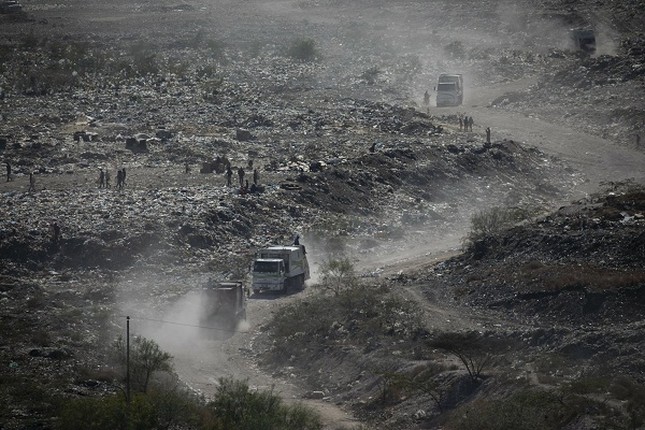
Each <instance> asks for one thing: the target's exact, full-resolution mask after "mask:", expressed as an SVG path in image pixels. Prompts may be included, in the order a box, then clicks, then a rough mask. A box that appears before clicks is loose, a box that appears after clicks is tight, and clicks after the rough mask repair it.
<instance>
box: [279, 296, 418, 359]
mask: <svg viewBox="0 0 645 430" xmlns="http://www.w3.org/2000/svg"><path fill="white" fill-rule="evenodd" d="M420 315H421V312H420V311H419V306H418V304H417V303H416V302H414V301H413V300H409V299H406V298H404V297H401V296H399V295H397V294H395V293H393V292H391V291H390V289H389V288H387V287H386V286H384V285H361V284H357V285H356V286H354V287H352V288H346V289H343V290H342V291H340V292H339V293H338V295H322V294H321V295H318V296H313V297H310V298H308V299H307V300H306V301H300V302H296V303H293V304H290V305H287V306H285V307H284V308H282V309H281V312H279V313H276V314H275V316H274V319H273V321H271V323H270V324H269V327H271V330H272V333H273V338H274V339H275V344H274V348H273V350H272V352H273V358H274V359H275V360H276V361H278V362H283V361H284V360H285V359H288V358H289V357H291V356H292V355H294V356H295V357H296V358H303V357H305V354H313V353H315V352H316V351H319V350H320V348H324V347H326V346H328V345H329V344H331V343H333V342H338V344H339V345H342V344H343V343H344V342H352V343H353V344H354V345H355V346H357V347H359V348H360V347H364V346H370V345H374V344H378V343H379V342H380V340H382V339H384V338H390V339H391V338H392V337H394V338H396V339H397V340H398V341H403V340H406V339H407V340H411V339H414V338H415V337H416V336H417V335H418V334H419V333H420V332H422V330H423V329H422V327H423V325H422V322H421V317H420ZM403 347H404V346H403V344H401V343H399V344H398V346H397V348H399V349H401V348H403ZM410 354H412V352H411V351H410Z"/></svg>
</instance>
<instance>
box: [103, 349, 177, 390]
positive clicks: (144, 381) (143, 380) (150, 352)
mask: <svg viewBox="0 0 645 430" xmlns="http://www.w3.org/2000/svg"><path fill="white" fill-rule="evenodd" d="M114 352H115V358H116V359H117V363H118V364H119V365H121V366H122V367H123V369H125V366H126V344H125V340H124V339H123V338H122V337H119V338H118V339H117V340H116V341H115V342H114ZM171 371H172V356H171V355H170V354H168V353H167V352H164V351H162V350H161V348H159V345H158V344H157V343H156V342H155V341H154V340H151V339H146V338H144V337H142V336H137V337H135V338H134V339H133V341H132V342H131V343H130V377H131V382H132V386H133V387H134V388H135V389H138V390H140V391H142V392H144V393H145V392H147V391H148V384H149V383H150V378H151V377H152V375H153V374H154V373H155V372H171Z"/></svg>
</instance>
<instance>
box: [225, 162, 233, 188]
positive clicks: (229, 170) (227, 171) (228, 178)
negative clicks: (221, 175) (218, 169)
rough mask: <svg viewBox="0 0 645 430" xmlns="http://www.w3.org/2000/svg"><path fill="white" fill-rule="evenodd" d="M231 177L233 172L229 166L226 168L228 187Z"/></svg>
mask: <svg viewBox="0 0 645 430" xmlns="http://www.w3.org/2000/svg"><path fill="white" fill-rule="evenodd" d="M232 177H233V170H231V165H230V164H229V165H228V166H227V167H226V186H227V187H230V186H231V185H232V184H231V178H232Z"/></svg>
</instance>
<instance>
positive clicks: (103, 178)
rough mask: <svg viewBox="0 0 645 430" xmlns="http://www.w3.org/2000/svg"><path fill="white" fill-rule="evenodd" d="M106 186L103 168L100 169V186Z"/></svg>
mask: <svg viewBox="0 0 645 430" xmlns="http://www.w3.org/2000/svg"><path fill="white" fill-rule="evenodd" d="M104 186H105V172H104V171H103V169H101V170H100V171H99V188H103V187H104Z"/></svg>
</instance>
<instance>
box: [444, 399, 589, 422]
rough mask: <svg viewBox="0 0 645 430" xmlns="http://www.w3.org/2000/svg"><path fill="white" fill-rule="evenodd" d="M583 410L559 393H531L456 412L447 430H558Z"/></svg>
mask: <svg viewBox="0 0 645 430" xmlns="http://www.w3.org/2000/svg"><path fill="white" fill-rule="evenodd" d="M580 412H581V410H580V409H579V406H578V405H574V404H564V403H563V402H562V399H561V398H560V397H559V396H558V395H557V393H552V392H549V391H545V390H538V389H531V390H522V391H519V392H517V393H514V394H513V395H511V396H510V397H508V398H505V399H498V400H488V399H481V400H477V401H475V402H472V403H469V404H468V405H466V406H464V407H460V408H458V409H457V410H455V411H454V413H453V414H452V416H451V417H450V419H449V421H448V428H450V429H459V430H517V429H523V430H550V429H553V430H557V429H562V428H564V427H565V426H566V424H568V423H569V422H570V421H571V420H572V419H573V418H574V417H575V416H577V415H578V414H579V413H580Z"/></svg>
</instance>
